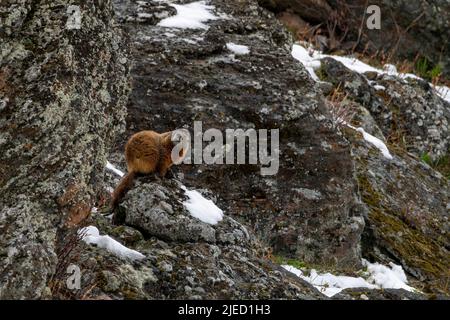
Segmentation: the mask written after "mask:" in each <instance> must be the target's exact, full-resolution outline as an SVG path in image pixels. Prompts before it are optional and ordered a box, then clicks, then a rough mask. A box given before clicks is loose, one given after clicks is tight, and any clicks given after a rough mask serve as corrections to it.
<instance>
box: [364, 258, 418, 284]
mask: <svg viewBox="0 0 450 320" xmlns="http://www.w3.org/2000/svg"><path fill="white" fill-rule="evenodd" d="M363 264H364V266H366V267H367V271H368V272H369V273H370V277H369V279H368V281H370V282H371V283H374V284H375V285H377V286H378V287H380V288H385V289H387V288H391V289H405V290H407V291H414V288H412V287H410V286H408V285H407V283H408V280H407V278H406V274H405V272H404V271H403V268H402V267H401V266H399V265H396V264H394V263H392V262H390V263H389V266H390V268H389V267H386V266H383V265H381V264H379V263H370V262H369V261H367V260H364V259H363Z"/></svg>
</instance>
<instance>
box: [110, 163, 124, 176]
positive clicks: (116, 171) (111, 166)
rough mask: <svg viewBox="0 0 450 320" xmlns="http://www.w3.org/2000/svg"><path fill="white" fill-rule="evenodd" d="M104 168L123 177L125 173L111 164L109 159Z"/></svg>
mask: <svg viewBox="0 0 450 320" xmlns="http://www.w3.org/2000/svg"><path fill="white" fill-rule="evenodd" d="M106 169H108V170H111V171H112V172H114V173H115V174H117V175H118V176H120V177H123V176H124V175H125V173H123V172H122V171H120V170H119V169H117V168H116V167H114V166H113V164H112V163H111V162H109V161H107V162H106Z"/></svg>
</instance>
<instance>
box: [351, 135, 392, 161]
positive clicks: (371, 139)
mask: <svg viewBox="0 0 450 320" xmlns="http://www.w3.org/2000/svg"><path fill="white" fill-rule="evenodd" d="M355 130H356V131H358V132H361V133H362V135H363V138H364V140H366V141H367V142H369V143H371V144H372V145H374V146H375V147H376V148H377V149H378V150H380V152H381V153H382V154H383V156H384V157H385V158H386V159H389V160H392V159H393V157H392V155H391V153H390V152H389V149H388V148H387V147H386V145H385V144H384V142H383V141H381V140H380V139H378V138H377V137H374V136H373V135H371V134H368V133H367V132H366V131H364V129H363V128H361V127H360V128H356V129H355Z"/></svg>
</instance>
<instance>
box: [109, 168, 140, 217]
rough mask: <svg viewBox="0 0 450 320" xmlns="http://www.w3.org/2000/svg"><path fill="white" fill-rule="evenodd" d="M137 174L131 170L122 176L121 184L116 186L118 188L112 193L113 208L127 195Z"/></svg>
mask: <svg viewBox="0 0 450 320" xmlns="http://www.w3.org/2000/svg"><path fill="white" fill-rule="evenodd" d="M135 176H136V173H134V172H133V171H131V172H128V173H127V174H126V175H125V176H124V177H123V178H122V180H120V183H119V185H118V186H117V187H116V190H114V192H113V194H112V199H111V208H112V209H113V210H114V209H115V208H116V207H117V205H118V204H119V202H120V200H121V199H122V198H123V197H124V196H125V194H126V193H127V191H128V190H129V189H130V188H131V187H132V185H133V180H134V177H135Z"/></svg>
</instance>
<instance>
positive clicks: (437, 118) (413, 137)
mask: <svg viewBox="0 0 450 320" xmlns="http://www.w3.org/2000/svg"><path fill="white" fill-rule="evenodd" d="M318 73H319V74H320V77H321V79H322V80H324V81H327V82H331V83H332V84H333V85H334V87H335V88H339V89H340V90H342V91H343V92H345V94H346V95H347V97H348V98H349V99H351V100H353V101H355V102H358V103H359V104H360V105H361V106H363V107H364V108H366V109H367V110H368V111H369V112H370V114H371V115H372V117H373V118H374V119H375V122H376V124H377V125H378V126H379V128H380V129H381V132H382V134H383V136H384V137H386V139H387V142H388V143H389V144H391V145H392V146H395V147H396V148H397V149H402V150H405V151H407V152H410V153H413V154H415V155H416V156H417V157H421V156H423V155H425V154H427V155H429V156H430V158H432V159H439V158H441V157H444V156H446V155H447V154H448V153H449V150H450V105H449V103H448V102H446V101H445V100H443V99H442V98H440V97H439V96H438V95H437V93H436V90H435V89H434V88H433V87H432V86H431V85H430V84H429V83H428V82H426V81H425V80H422V79H419V78H406V79H401V78H399V77H398V76H393V75H389V74H376V73H372V72H369V73H367V74H366V75H362V74H359V73H357V72H354V71H351V70H349V69H348V68H346V67H345V66H344V65H343V64H342V63H340V62H338V61H336V60H334V59H332V58H325V59H322V60H321V68H320V70H319V72H318ZM369 122H370V121H369ZM371 130H373V128H369V132H372V131H371Z"/></svg>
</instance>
